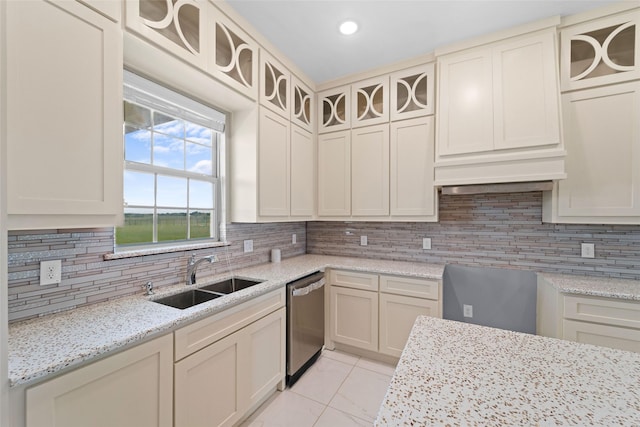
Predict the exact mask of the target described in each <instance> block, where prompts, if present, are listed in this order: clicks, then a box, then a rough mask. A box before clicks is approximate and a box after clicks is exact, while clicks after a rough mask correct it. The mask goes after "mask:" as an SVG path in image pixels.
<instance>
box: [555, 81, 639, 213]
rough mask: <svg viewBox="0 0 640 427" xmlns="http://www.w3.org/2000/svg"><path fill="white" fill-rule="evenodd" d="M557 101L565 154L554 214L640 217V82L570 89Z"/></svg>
mask: <svg viewBox="0 0 640 427" xmlns="http://www.w3.org/2000/svg"><path fill="white" fill-rule="evenodd" d="M562 100H563V109H564V110H563V117H564V120H565V125H564V129H565V135H566V137H565V144H566V147H567V153H568V155H567V159H566V163H565V165H566V170H567V179H565V180H561V181H560V182H559V187H558V215H559V216H566V217H640V172H639V170H638V165H640V84H639V83H637V82H634V83H622V84H618V85H614V86H608V87H603V88H596V89H588V90H583V91H579V92H572V93H568V94H565V95H563V98H562ZM596 220H597V219H596Z"/></svg>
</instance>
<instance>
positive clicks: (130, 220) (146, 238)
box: [116, 213, 211, 245]
mask: <svg viewBox="0 0 640 427" xmlns="http://www.w3.org/2000/svg"><path fill="white" fill-rule="evenodd" d="M210 218H211V215H210V214H208V213H194V214H192V215H191V239H199V238H206V237H209V222H210ZM152 239H153V215H151V214H125V216H124V227H117V228H116V244H117V245H130V244H136V243H138V244H139V243H150V242H151V241H152ZM186 239H187V215H186V214H160V215H158V241H159V242H166V241H171V240H186Z"/></svg>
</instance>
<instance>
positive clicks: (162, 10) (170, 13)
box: [125, 0, 208, 69]
mask: <svg viewBox="0 0 640 427" xmlns="http://www.w3.org/2000/svg"><path fill="white" fill-rule="evenodd" d="M206 6H207V4H206V1H205V0H186V1H180V2H173V1H156V0H127V1H126V2H125V8H126V9H125V18H126V19H125V22H126V26H127V28H128V29H129V30H131V31H133V32H135V33H138V34H139V35H141V36H143V37H144V38H146V39H147V40H150V41H152V42H154V43H155V44H156V45H158V46H160V47H161V48H162V49H164V50H166V51H167V52H169V53H171V54H173V55H175V56H177V57H179V58H182V59H184V60H186V61H187V62H189V63H191V64H193V65H195V66H196V67H198V68H201V69H205V68H206V62H207V52H206V47H207V41H206V37H205V28H206V24H205V23H206V22H207V21H208V19H207V16H206V14H207V10H208V8H207V7H206Z"/></svg>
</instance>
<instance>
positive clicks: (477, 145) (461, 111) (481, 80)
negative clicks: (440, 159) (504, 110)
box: [436, 48, 493, 156]
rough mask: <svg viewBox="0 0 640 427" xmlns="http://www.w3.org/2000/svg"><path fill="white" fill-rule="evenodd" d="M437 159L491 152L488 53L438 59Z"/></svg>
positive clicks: (480, 52) (461, 54)
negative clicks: (438, 157)
mask: <svg viewBox="0 0 640 427" xmlns="http://www.w3.org/2000/svg"><path fill="white" fill-rule="evenodd" d="M438 71H439V74H438V75H439V81H440V83H439V86H438V87H439V92H438V114H437V116H438V136H437V139H436V149H437V155H438V156H446V155H452V154H466V153H476V152H482V151H489V150H492V149H493V80H492V55H491V49H489V48H485V49H474V50H473V51H471V52H463V53H456V54H451V55H446V56H443V57H440V58H439V59H438Z"/></svg>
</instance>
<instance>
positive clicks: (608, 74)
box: [560, 10, 640, 91]
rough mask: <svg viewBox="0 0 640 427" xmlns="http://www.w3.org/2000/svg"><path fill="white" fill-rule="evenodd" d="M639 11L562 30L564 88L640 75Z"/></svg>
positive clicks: (615, 81) (629, 78) (632, 77)
mask: <svg viewBox="0 0 640 427" xmlns="http://www.w3.org/2000/svg"><path fill="white" fill-rule="evenodd" d="M639 23H640V11H638V10H635V11H632V12H628V13H624V14H619V15H615V16H610V17H607V18H603V19H597V20H592V21H588V22H585V23H583V24H578V25H573V26H571V27H567V28H564V29H563V30H562V31H561V33H560V36H561V37H560V39H561V42H562V46H561V54H562V56H561V73H560V75H561V81H562V90H563V91H565V90H573V89H582V88H586V87H593V86H598V85H604V84H610V83H618V82H622V81H627V80H633V79H637V78H638V77H640V31H639V28H638V24H639Z"/></svg>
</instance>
